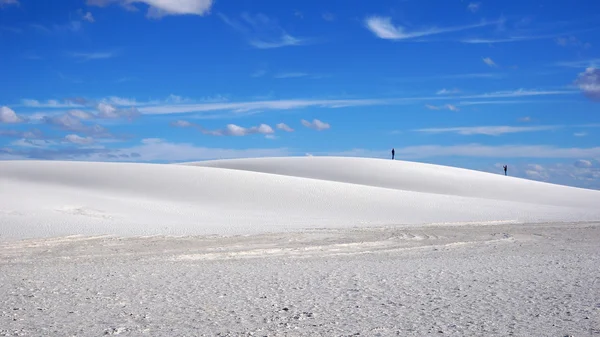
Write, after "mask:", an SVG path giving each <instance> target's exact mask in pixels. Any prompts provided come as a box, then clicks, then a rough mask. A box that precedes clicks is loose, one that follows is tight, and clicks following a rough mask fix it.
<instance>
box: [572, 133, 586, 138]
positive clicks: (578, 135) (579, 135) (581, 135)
mask: <svg viewBox="0 0 600 337" xmlns="http://www.w3.org/2000/svg"><path fill="white" fill-rule="evenodd" d="M587 135H588V134H587V132H575V133H574V134H573V136H575V137H585V136H587Z"/></svg>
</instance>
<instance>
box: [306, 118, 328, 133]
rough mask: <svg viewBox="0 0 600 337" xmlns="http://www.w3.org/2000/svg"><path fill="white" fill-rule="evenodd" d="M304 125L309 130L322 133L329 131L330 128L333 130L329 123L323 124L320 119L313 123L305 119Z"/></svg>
mask: <svg viewBox="0 0 600 337" xmlns="http://www.w3.org/2000/svg"><path fill="white" fill-rule="evenodd" d="M301 123H302V125H304V126H306V127H307V128H309V129H314V130H317V131H322V130H327V129H329V128H331V126H330V125H329V124H328V123H325V122H322V121H320V120H318V119H313V121H312V122H309V121H307V120H305V119H303V120H302V121H301Z"/></svg>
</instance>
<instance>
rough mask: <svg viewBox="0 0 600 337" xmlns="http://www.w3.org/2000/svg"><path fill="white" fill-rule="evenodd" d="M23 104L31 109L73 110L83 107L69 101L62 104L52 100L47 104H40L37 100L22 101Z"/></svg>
mask: <svg viewBox="0 0 600 337" xmlns="http://www.w3.org/2000/svg"><path fill="white" fill-rule="evenodd" d="M21 103H22V104H23V106H26V107H30V108H72V107H81V106H82V105H81V104H77V103H75V102H72V101H67V102H65V103H61V102H59V101H58V100H54V99H50V100H47V101H46V102H40V101H38V100H35V99H22V100H21Z"/></svg>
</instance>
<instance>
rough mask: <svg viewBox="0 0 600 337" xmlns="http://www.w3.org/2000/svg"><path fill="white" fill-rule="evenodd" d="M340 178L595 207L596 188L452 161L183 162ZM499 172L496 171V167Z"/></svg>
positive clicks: (447, 192)
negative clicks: (466, 166) (456, 164)
mask: <svg viewBox="0 0 600 337" xmlns="http://www.w3.org/2000/svg"><path fill="white" fill-rule="evenodd" d="M185 165H193V166H202V167H219V168H228V169H236V170H244V171H254V172H264V173H273V174H280V175H286V176H295V177H306V178H314V179H323V180H331V181H340V182H345V183H353V184H360V185H367V186H376V187H385V188H392V189H397V190H405V191H415V192H426V193H437V194H445V195H455V196H464V197H477V198H485V199H495V200H508V201H519V202H528V203H535V204H546V205H555V206H574V207H597V206H599V204H600V202H599V201H598V200H597V199H594V198H598V196H599V195H600V194H599V192H598V191H594V190H585V189H580V188H573V187H568V186H561V185H554V184H548V183H543V182H538V181H533V180H525V179H520V178H514V177H510V176H508V177H505V176H503V175H501V174H490V173H486V172H480V171H473V170H467V169H462V168H456V167H449V166H440V165H432V164H425V163H416V162H407V161H400V160H394V161H392V160H384V159H372V158H351V157H291V158H256V159H254V158H253V159H234V160H214V161H206V162H195V163H185ZM499 173H500V172H499Z"/></svg>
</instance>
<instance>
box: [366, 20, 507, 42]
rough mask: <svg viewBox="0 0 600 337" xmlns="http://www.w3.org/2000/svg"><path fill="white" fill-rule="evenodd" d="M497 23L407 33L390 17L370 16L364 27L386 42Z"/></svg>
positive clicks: (489, 23)
mask: <svg viewBox="0 0 600 337" xmlns="http://www.w3.org/2000/svg"><path fill="white" fill-rule="evenodd" d="M498 22H499V21H490V22H481V23H476V24H471V25H466V26H456V27H442V28H438V27H431V28H424V29H420V30H414V31H410V32H409V31H407V29H406V27H403V26H397V25H394V24H393V23H392V19H391V18H390V17H382V16H370V17H367V18H366V19H365V26H366V27H367V29H369V30H370V31H371V32H372V33H373V34H375V36H377V37H379V38H381V39H386V40H407V39H413V38H417V37H424V36H430V35H437V34H445V33H451V32H458V31H463V30H469V29H474V28H480V27H485V26H489V25H493V24H497V23H498Z"/></svg>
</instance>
